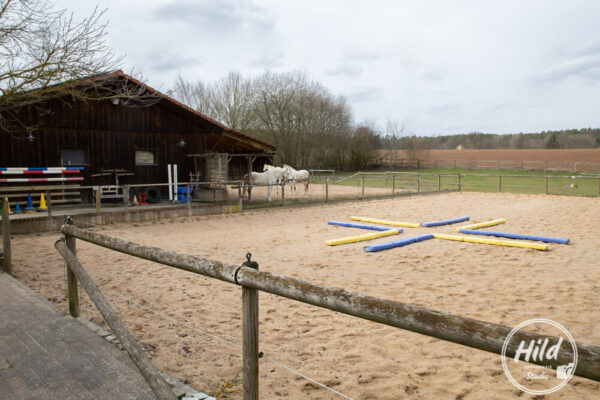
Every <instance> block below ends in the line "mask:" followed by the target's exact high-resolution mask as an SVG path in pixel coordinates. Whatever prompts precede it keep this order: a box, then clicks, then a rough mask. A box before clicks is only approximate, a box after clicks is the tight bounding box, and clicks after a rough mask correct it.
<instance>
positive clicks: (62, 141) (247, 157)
mask: <svg viewBox="0 0 600 400" xmlns="http://www.w3.org/2000/svg"><path fill="white" fill-rule="evenodd" d="M62 85H63V87H62V89H64V86H67V87H73V88H76V87H79V86H80V87H82V88H85V87H87V85H91V87H93V89H92V90H94V91H96V92H99V91H100V92H101V91H105V92H104V93H100V97H102V100H94V99H93V97H94V96H90V99H88V100H86V99H82V98H81V96H78V97H71V96H69V94H68V93H69V92H68V90H56V92H57V93H59V95H57V96H56V97H54V98H53V97H50V98H47V97H46V98H43V100H40V101H37V102H36V100H35V99H36V98H35V96H30V98H33V101H31V100H29V101H26V102H24V104H21V105H18V106H15V107H14V108H13V109H8V110H6V109H4V110H3V111H2V112H3V114H5V115H4V116H5V117H7V118H4V120H5V121H9V122H11V119H12V120H17V121H18V123H13V124H12V125H10V124H7V123H5V124H3V125H4V126H2V127H0V178H3V179H0V194H4V192H3V191H2V188H3V187H4V188H6V187H7V186H11V187H13V186H15V185H20V186H24V187H26V186H27V185H34V184H35V185H39V184H40V183H39V180H38V181H37V182H35V183H23V181H24V179H21V180H15V179H17V178H23V176H15V175H6V174H7V173H8V172H7V171H4V175H3V174H2V168H4V169H6V168H9V169H10V168H13V169H14V168H32V167H48V168H57V167H79V168H83V169H82V170H81V172H80V173H77V174H69V176H77V177H82V178H83V180H77V181H76V182H70V181H68V180H65V181H64V182H62V185H65V186H69V187H76V186H100V185H115V175H117V174H118V175H119V180H120V181H119V183H120V184H121V185H123V184H125V185H132V184H144V185H149V186H150V185H152V184H157V183H166V182H167V179H168V176H167V165H168V164H177V166H178V173H177V175H178V176H177V179H178V181H179V182H188V181H190V176H191V175H194V177H195V179H197V180H199V181H203V182H205V181H207V180H209V179H211V180H216V179H218V180H221V181H223V180H226V179H230V180H237V179H240V178H241V177H242V176H243V175H244V174H246V173H247V172H248V169H249V167H251V168H252V169H253V170H254V171H256V170H262V167H263V165H264V164H265V163H266V162H269V161H270V160H271V159H272V157H273V155H274V154H275V147H274V146H272V145H269V144H267V143H264V142H261V141H259V140H256V139H253V138H251V137H249V136H246V135H244V134H241V133H239V132H236V131H233V130H231V129H229V128H227V127H226V126H223V125H221V124H219V123H217V122H216V121H213V120H211V119H210V118H208V117H206V116H205V115H202V114H200V113H199V112H197V111H194V110H193V109H191V108H189V107H187V106H185V105H184V104H182V103H180V102H178V101H176V100H174V99H173V98H171V97H169V96H167V95H165V94H162V93H160V92H158V91H156V90H154V89H152V88H151V87H149V86H147V85H145V84H143V83H141V82H139V81H138V80H136V79H134V78H132V77H131V76H128V75H127V74H124V73H123V72H122V71H116V72H114V73H111V74H104V75H98V76H94V77H91V78H89V79H88V80H82V81H77V82H69V83H65V84H62ZM54 88H61V85H57V86H55V87H54ZM123 89H124V90H123ZM96 97H98V96H96ZM9 125H10V126H9ZM215 169H217V171H215ZM115 171H116V172H115ZM13 173H14V170H13ZM36 176H39V175H27V177H36ZM59 176H60V175H59ZM25 180H26V179H25ZM55 181H56V180H55ZM15 182H18V183H17V184H15ZM65 182H66V183H65ZM53 184H54V186H56V182H53ZM159 190H160V191H161V192H162V195H163V198H164V196H165V195H166V188H160V189H159ZM80 199H81V200H83V201H89V200H91V196H90V193H89V191H87V192H85V193H84V191H82V192H81V197H80ZM71 200H73V201H77V200H78V198H75V199H71ZM71 200H69V199H67V198H65V199H64V202H71Z"/></svg>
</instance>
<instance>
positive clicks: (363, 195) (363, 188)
mask: <svg viewBox="0 0 600 400" xmlns="http://www.w3.org/2000/svg"><path fill="white" fill-rule="evenodd" d="M360 199H361V200H364V199H365V177H364V176H363V177H362V194H361V196H360Z"/></svg>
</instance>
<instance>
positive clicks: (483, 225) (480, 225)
mask: <svg viewBox="0 0 600 400" xmlns="http://www.w3.org/2000/svg"><path fill="white" fill-rule="evenodd" d="M505 222H506V220H505V219H504V218H499V219H493V220H491V221H486V222H480V223H478V224H471V225H467V226H461V227H458V228H456V232H458V231H459V230H460V229H479V228H487V227H488V226H494V225H500V224H503V223H505Z"/></svg>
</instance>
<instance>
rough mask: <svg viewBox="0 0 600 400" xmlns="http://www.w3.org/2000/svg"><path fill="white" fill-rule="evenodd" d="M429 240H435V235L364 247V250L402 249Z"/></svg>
mask: <svg viewBox="0 0 600 400" xmlns="http://www.w3.org/2000/svg"><path fill="white" fill-rule="evenodd" d="M428 239H433V235H432V234H427V235H420V236H413V237H409V238H406V239H402V240H395V241H393V242H385V243H380V244H372V245H369V246H364V247H363V249H364V250H365V251H368V252H373V251H381V250H388V249H393V248H394V247H402V246H406V245H407V244H411V243H417V242H422V241H423V240H428Z"/></svg>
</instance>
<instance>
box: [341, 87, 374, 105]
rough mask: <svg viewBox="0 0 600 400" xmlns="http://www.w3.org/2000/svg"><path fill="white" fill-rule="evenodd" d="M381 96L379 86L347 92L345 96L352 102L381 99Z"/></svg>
mask: <svg viewBox="0 0 600 400" xmlns="http://www.w3.org/2000/svg"><path fill="white" fill-rule="evenodd" d="M382 96H383V93H382V90H381V89H380V88H376V87H372V88H366V89H362V90H357V91H355V92H352V93H349V94H347V95H346V96H345V97H346V98H347V99H348V101H349V102H352V103H365V102H370V101H376V100H379V99H381V98H382Z"/></svg>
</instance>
